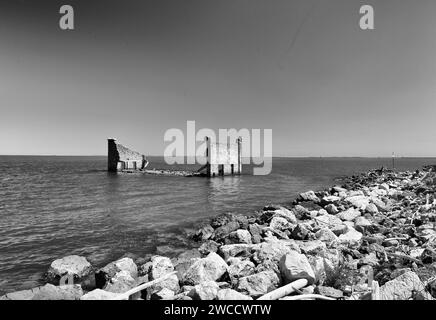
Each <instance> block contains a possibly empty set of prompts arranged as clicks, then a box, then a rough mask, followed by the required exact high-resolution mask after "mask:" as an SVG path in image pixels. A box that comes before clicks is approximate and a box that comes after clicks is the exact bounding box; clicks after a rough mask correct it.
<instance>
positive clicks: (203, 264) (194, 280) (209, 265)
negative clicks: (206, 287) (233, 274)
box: [182, 252, 228, 285]
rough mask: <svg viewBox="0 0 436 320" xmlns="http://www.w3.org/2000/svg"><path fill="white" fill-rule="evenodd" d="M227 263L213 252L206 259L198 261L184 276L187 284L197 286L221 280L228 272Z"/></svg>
mask: <svg viewBox="0 0 436 320" xmlns="http://www.w3.org/2000/svg"><path fill="white" fill-rule="evenodd" d="M227 269H228V265H227V263H226V262H225V261H224V260H223V259H222V258H221V257H220V256H219V255H217V254H216V253H215V252H211V253H209V254H208V255H207V257H206V258H202V259H199V260H197V261H196V262H195V263H194V264H193V265H192V266H191V267H190V268H189V269H188V270H187V271H186V272H185V274H184V275H183V278H182V281H183V283H185V284H190V285H197V284H199V283H201V282H203V281H207V280H211V281H217V280H219V279H220V278H221V277H222V276H223V275H224V273H226V272H227Z"/></svg>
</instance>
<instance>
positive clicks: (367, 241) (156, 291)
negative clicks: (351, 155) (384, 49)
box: [0, 166, 436, 300]
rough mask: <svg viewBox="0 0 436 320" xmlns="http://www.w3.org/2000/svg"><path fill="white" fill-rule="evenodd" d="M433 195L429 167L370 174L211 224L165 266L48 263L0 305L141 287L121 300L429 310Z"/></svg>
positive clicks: (112, 294) (434, 244)
mask: <svg viewBox="0 0 436 320" xmlns="http://www.w3.org/2000/svg"><path fill="white" fill-rule="evenodd" d="M435 190H436V174H435V173H434V168H433V167H432V166H429V167H426V168H424V169H423V170H417V171H416V172H393V171H390V170H383V169H380V170H373V171H370V172H367V173H364V174H361V175H356V176H352V177H349V178H347V179H346V180H344V182H343V184H342V185H341V186H334V187H332V188H330V189H327V190H323V191H317V192H314V191H308V192H304V193H301V194H300V195H299V196H298V198H297V199H296V200H295V201H294V202H293V203H292V204H289V205H286V206H281V205H274V204H270V205H267V206H265V207H264V208H263V210H261V211H260V212H256V213H253V214H250V215H233V214H230V213H229V214H225V215H220V216H218V217H216V218H214V219H212V220H211V221H210V223H207V224H206V225H204V226H202V227H201V228H200V229H199V230H198V231H196V232H194V233H193V234H191V235H190V237H192V238H193V239H194V240H195V241H197V242H198V245H199V247H198V248H196V249H192V250H188V251H185V252H183V253H182V254H180V255H179V256H177V257H176V258H173V259H170V258H169V257H164V256H157V255H156V256H152V257H151V258H149V259H145V258H134V257H133V258H132V257H128V256H127V257H123V258H121V259H119V260H117V261H114V262H111V263H110V264H108V265H106V266H105V267H103V268H95V267H94V266H92V265H91V264H90V263H89V262H88V261H87V260H86V258H85V257H79V256H68V257H64V258H62V259H58V260H55V261H54V262H53V263H52V264H51V266H50V268H49V269H48V271H47V273H46V275H45V280H46V282H47V284H46V285H44V286H41V287H37V288H34V289H30V290H23V291H18V292H13V293H8V294H6V295H4V296H2V297H0V300H22V299H24V300H32V299H33V300H106V299H126V296H123V295H122V294H123V293H125V292H127V291H129V290H132V289H134V288H135V287H137V286H139V285H142V284H144V283H148V284H152V285H142V286H141V287H140V288H144V289H141V290H139V291H138V292H136V293H133V294H131V295H130V299H165V300H213V299H217V300H253V299H263V300H265V299H266V300H272V299H283V300H303V299H310V300H313V299H323V300H344V299H345V300H433V299H434V298H436V228H435V225H436V199H435V198H434V195H435ZM151 281H153V282H151ZM72 283H74V284H72ZM60 284H62V285H60ZM133 291H135V290H133ZM129 292H131V291H129Z"/></svg>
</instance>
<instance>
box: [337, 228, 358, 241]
mask: <svg viewBox="0 0 436 320" xmlns="http://www.w3.org/2000/svg"><path fill="white" fill-rule="evenodd" d="M362 236H363V235H362V234H361V233H360V232H359V231H356V230H355V229H353V228H348V231H347V233H345V234H341V235H340V236H339V241H340V242H341V243H353V242H358V241H360V240H361V239H362Z"/></svg>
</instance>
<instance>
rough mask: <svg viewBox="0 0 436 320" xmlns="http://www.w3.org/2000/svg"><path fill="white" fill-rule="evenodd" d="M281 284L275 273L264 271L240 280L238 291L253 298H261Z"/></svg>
mask: <svg viewBox="0 0 436 320" xmlns="http://www.w3.org/2000/svg"><path fill="white" fill-rule="evenodd" d="M279 284H280V279H279V277H278V276H277V274H276V273H275V272H274V271H263V272H260V273H256V274H253V275H251V276H247V277H243V278H241V279H239V282H238V285H237V290H238V291H240V292H242V293H244V294H248V295H249V296H251V297H253V298H257V297H260V296H262V295H264V294H266V293H268V292H270V291H272V290H274V289H276V288H277V287H278V286H279Z"/></svg>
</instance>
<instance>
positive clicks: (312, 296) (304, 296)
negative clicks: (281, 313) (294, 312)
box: [282, 294, 336, 300]
mask: <svg viewBox="0 0 436 320" xmlns="http://www.w3.org/2000/svg"><path fill="white" fill-rule="evenodd" d="M304 299H320V300H336V299H335V298H330V297H326V296H323V295H320V294H301V295H299V296H290V297H283V298H282V300H304Z"/></svg>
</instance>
